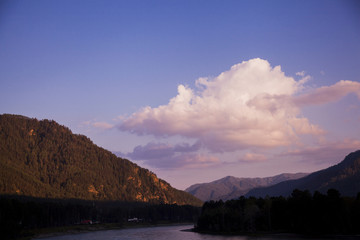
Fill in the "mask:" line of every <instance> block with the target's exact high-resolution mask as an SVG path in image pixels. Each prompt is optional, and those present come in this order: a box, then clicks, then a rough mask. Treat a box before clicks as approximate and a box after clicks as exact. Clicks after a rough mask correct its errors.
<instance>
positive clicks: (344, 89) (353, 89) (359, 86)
mask: <svg viewBox="0 0 360 240" xmlns="http://www.w3.org/2000/svg"><path fill="white" fill-rule="evenodd" d="M350 93H354V94H356V95H357V97H358V98H359V99H360V83H359V82H354V81H347V80H341V81H339V82H337V83H335V84H334V85H331V86H324V87H320V88H317V89H314V90H312V91H310V92H309V93H306V94H302V95H299V96H297V97H295V98H294V103H295V104H296V105H297V106H300V107H301V106H310V105H320V104H326V103H330V102H334V101H338V100H339V99H340V98H342V97H344V96H346V95H348V94H350Z"/></svg>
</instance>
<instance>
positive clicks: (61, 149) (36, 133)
mask: <svg viewBox="0 0 360 240" xmlns="http://www.w3.org/2000/svg"><path fill="white" fill-rule="evenodd" d="M0 194H16V195H25V196H33V197H46V198H67V199H69V198H76V199H85V200H121V201H140V202H150V203H151V202H152V203H166V204H179V205H195V206H200V205H201V204H202V202H201V201H200V200H198V199H197V198H195V197H194V196H192V195H191V194H189V193H186V192H184V191H180V190H177V189H174V188H172V187H171V186H170V185H169V184H168V183H167V182H165V181H164V180H161V179H158V178H157V176H156V175H155V174H154V173H152V172H150V171H149V170H147V169H144V168H141V167H139V166H137V165H136V164H134V163H132V162H130V161H129V160H126V159H122V158H119V157H116V156H115V155H114V154H112V153H111V152H110V151H107V150H105V149H103V148H100V147H98V146H96V145H95V144H94V143H93V142H92V141H91V140H90V139H89V138H87V137H86V136H83V135H76V134H73V133H72V132H71V131H70V129H68V128H66V127H64V126H61V125H59V124H58V123H56V122H55V121H50V120H42V121H39V120H36V119H31V118H27V117H24V116H18V115H9V114H4V115H0Z"/></svg>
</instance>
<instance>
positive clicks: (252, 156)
mask: <svg viewBox="0 0 360 240" xmlns="http://www.w3.org/2000/svg"><path fill="white" fill-rule="evenodd" d="M266 160H267V157H266V156H265V155H263V154H258V153H246V154H245V155H244V156H243V157H242V158H241V159H240V160H239V161H240V162H263V161H266Z"/></svg>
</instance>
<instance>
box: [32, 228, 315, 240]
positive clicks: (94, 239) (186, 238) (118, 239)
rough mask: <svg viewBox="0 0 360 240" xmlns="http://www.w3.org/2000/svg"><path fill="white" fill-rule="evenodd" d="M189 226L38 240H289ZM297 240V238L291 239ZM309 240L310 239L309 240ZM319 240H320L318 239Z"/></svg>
mask: <svg viewBox="0 0 360 240" xmlns="http://www.w3.org/2000/svg"><path fill="white" fill-rule="evenodd" d="M190 228H192V225H189V226H169V227H151V228H137V229H123V230H106V231H98V232H90V233H79V234H72V235H64V236H55V237H49V238H39V239H38V240H256V239H258V240H275V239H276V240H282V239H288V238H269V237H261V238H257V237H246V236H213V235H205V234H199V233H194V232H186V231H181V230H184V229H190ZM291 239H292V240H297V238H291ZM307 240H309V239H307ZM317 240H319V239H317Z"/></svg>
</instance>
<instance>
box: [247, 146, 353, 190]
mask: <svg viewBox="0 0 360 240" xmlns="http://www.w3.org/2000/svg"><path fill="white" fill-rule="evenodd" d="M331 188H334V189H337V190H338V191H339V192H340V193H341V194H342V195H343V196H356V195H357V193H358V192H360V150H358V151H355V152H352V153H350V154H349V155H347V156H346V157H345V159H344V160H343V161H342V162H340V163H339V164H337V165H334V166H332V167H329V168H327V169H323V170H320V171H317V172H314V173H311V174H309V175H308V176H306V177H304V178H301V179H297V180H291V181H284V182H281V183H278V184H276V185H273V186H270V187H264V188H255V189H252V190H251V191H249V192H248V193H247V194H246V196H254V197H265V196H267V195H268V196H289V195H290V194H291V192H292V190H293V189H299V190H309V191H310V192H314V191H319V192H321V193H326V191H327V190H328V189H331Z"/></svg>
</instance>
